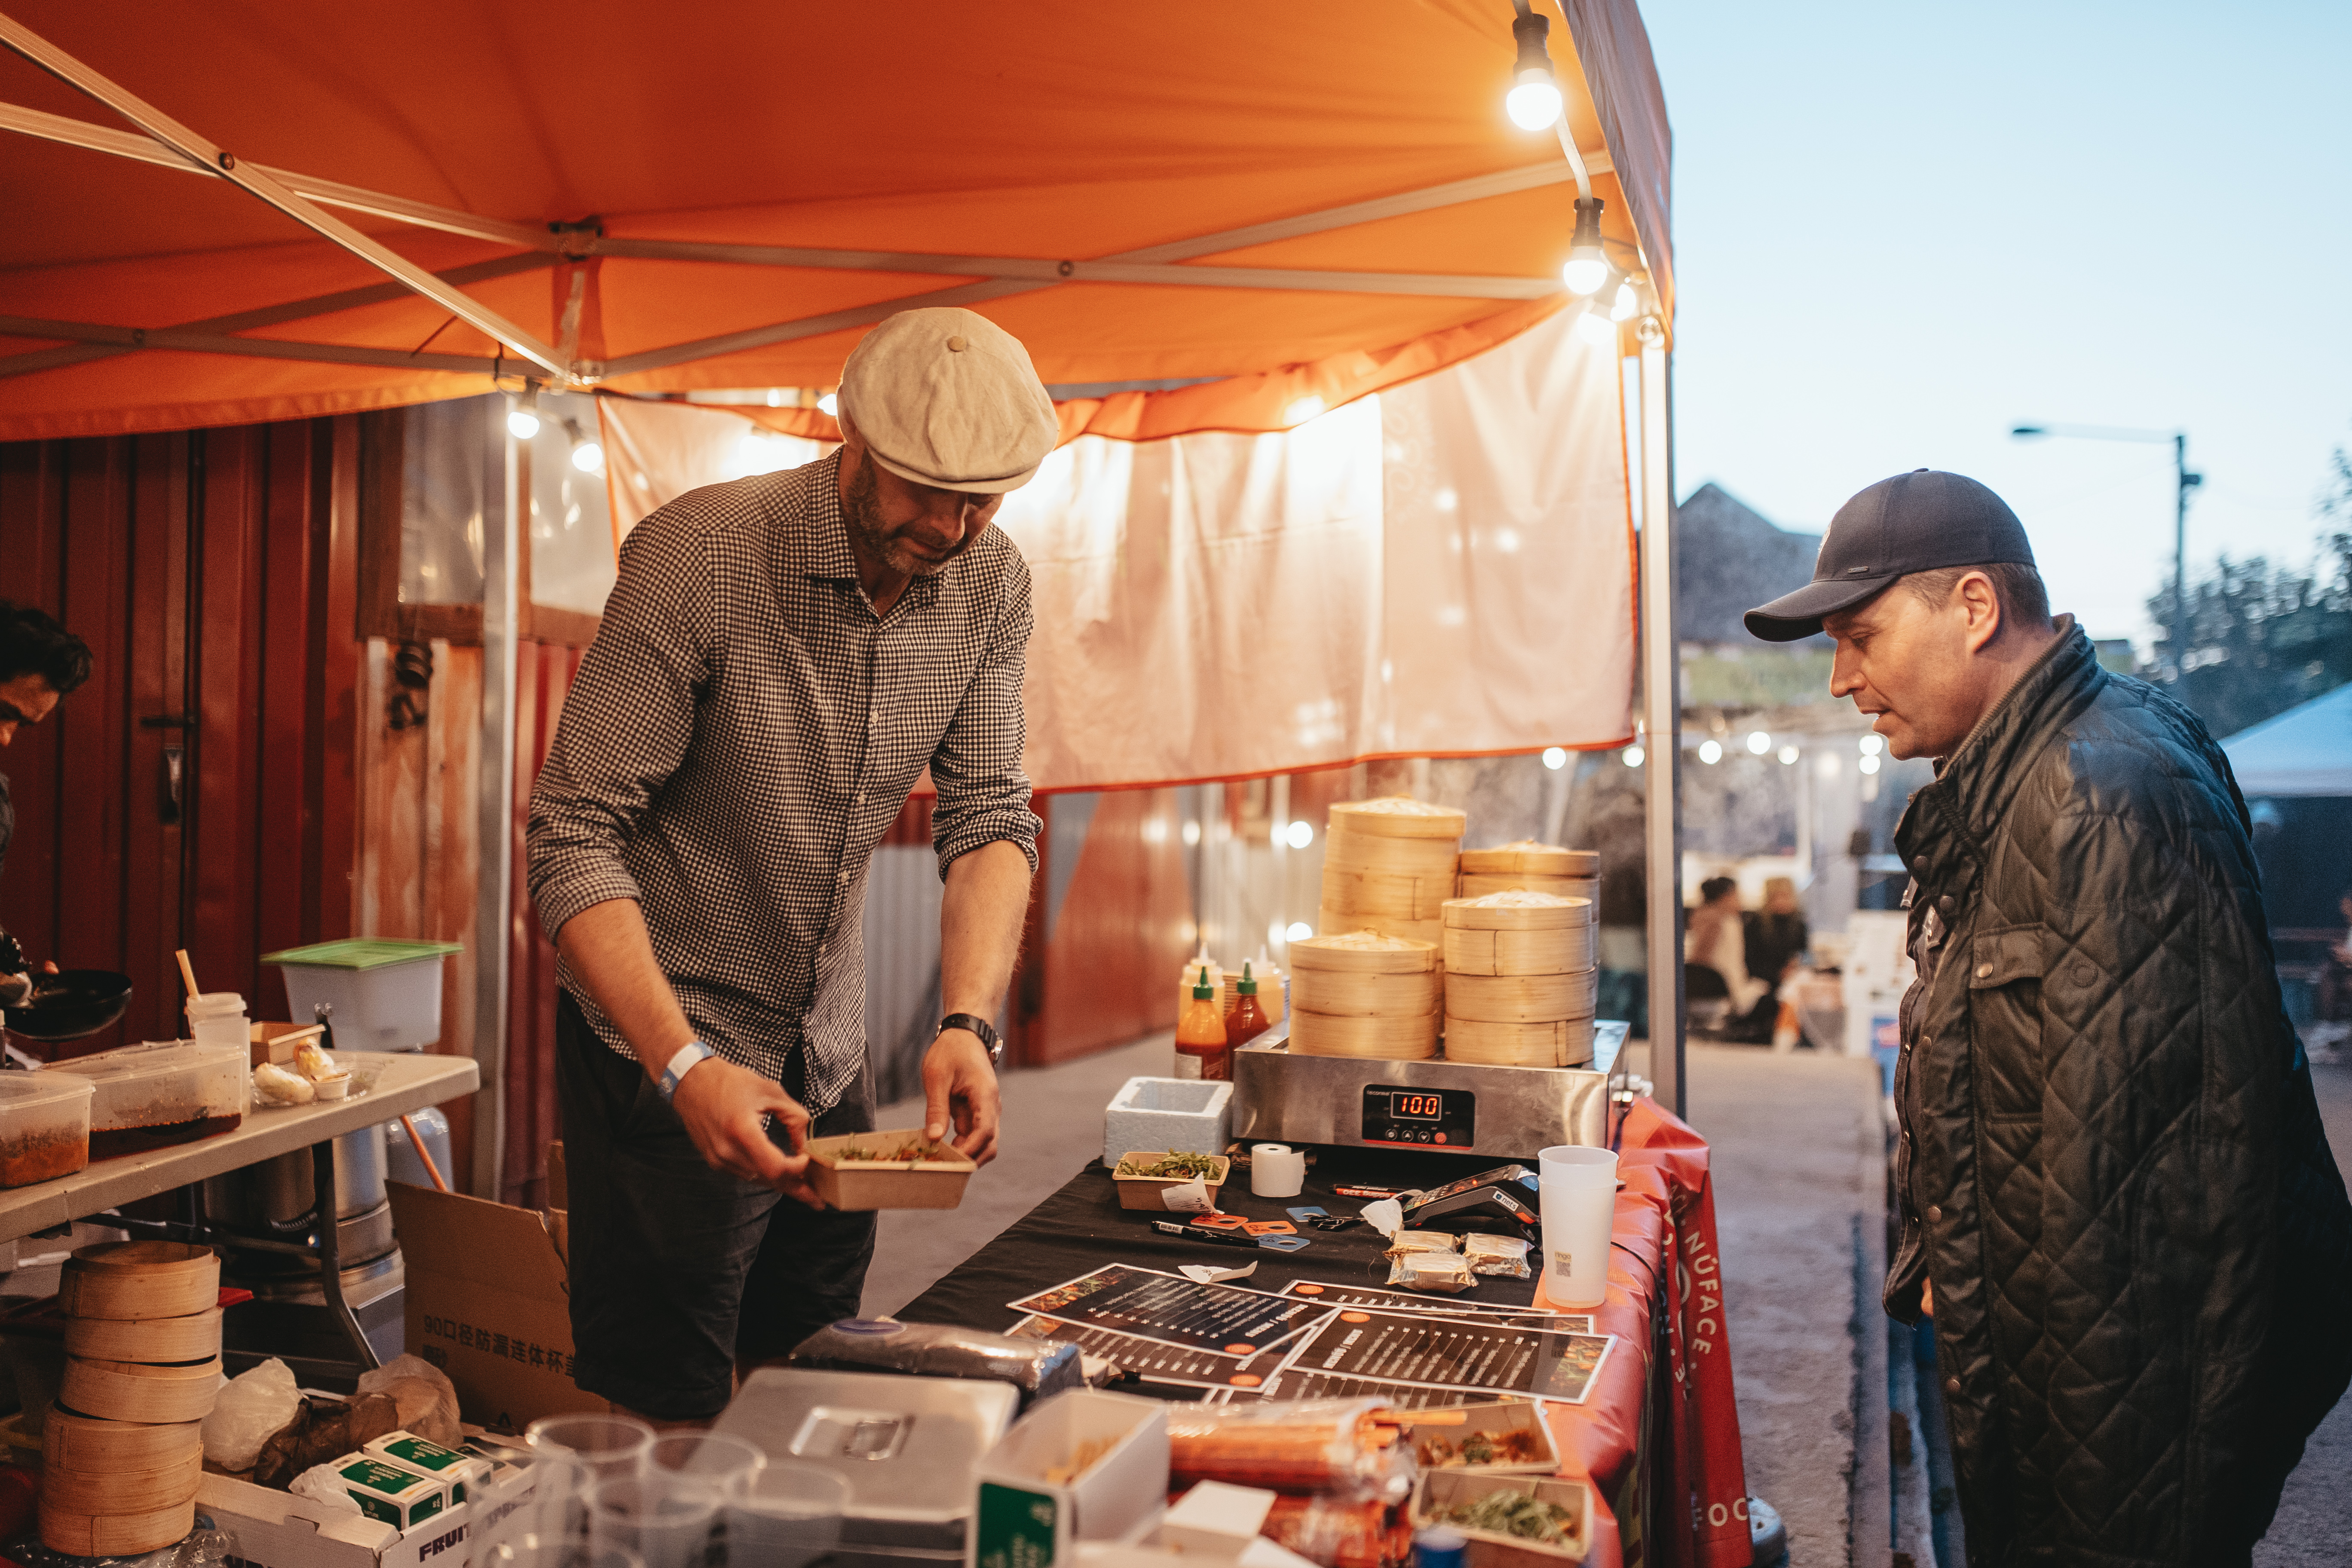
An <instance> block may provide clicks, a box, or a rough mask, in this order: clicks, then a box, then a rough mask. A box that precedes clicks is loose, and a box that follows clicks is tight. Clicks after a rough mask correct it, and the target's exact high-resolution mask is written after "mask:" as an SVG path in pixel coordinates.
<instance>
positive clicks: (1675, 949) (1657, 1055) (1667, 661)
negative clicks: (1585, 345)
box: [1640, 316, 1685, 1116]
mask: <svg viewBox="0 0 2352 1568" xmlns="http://www.w3.org/2000/svg"><path fill="white" fill-rule="evenodd" d="M1640 337H1641V341H1642V712H1643V720H1642V723H1643V751H1644V752H1646V753H1647V754H1646V755H1645V756H1644V757H1643V764H1644V765H1643V770H1642V801H1643V865H1644V867H1645V868H1646V869H1647V873H1648V874H1647V877H1646V879H1645V883H1644V886H1645V889H1646V891H1647V893H1648V901H1647V909H1646V910H1645V921H1646V926H1647V930H1648V935H1649V943H1648V947H1649V971H1650V976H1649V978H1650V987H1649V989H1650V1081H1651V1083H1652V1084H1653V1085H1654V1094H1655V1095H1656V1097H1657V1100H1658V1102H1659V1103H1660V1104H1661V1105H1664V1107H1665V1108H1666V1109H1667V1110H1671V1111H1673V1112H1674V1113H1675V1115H1676V1116H1680V1115H1682V1114H1683V1113H1684V1112H1683V1106H1684V1092H1683V1067H1684V1050H1683V1041H1684V1018H1685V1014H1684V1006H1683V896H1682V880H1683V875H1682V867H1683V796H1682V759H1683V745H1682V659H1681V645H1680V643H1679V642H1678V641H1677V640H1676V638H1675V539H1674V535H1675V525H1674V516H1675V433H1674V417H1675V403H1674V355H1673V353H1672V352H1671V351H1670V350H1668V348H1667V347H1666V334H1665V327H1664V323H1663V322H1661V321H1659V320H1658V319H1657V318H1656V317H1654V316H1651V317H1646V318H1644V319H1643V321H1642V323H1641V330H1640Z"/></svg>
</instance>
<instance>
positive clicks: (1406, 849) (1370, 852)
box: [1323, 826, 1461, 880]
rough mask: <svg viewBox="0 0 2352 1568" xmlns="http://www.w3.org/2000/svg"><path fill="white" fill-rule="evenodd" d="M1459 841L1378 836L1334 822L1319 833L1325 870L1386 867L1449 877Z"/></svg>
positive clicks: (1456, 868) (1404, 872)
mask: <svg viewBox="0 0 2352 1568" xmlns="http://www.w3.org/2000/svg"><path fill="white" fill-rule="evenodd" d="M1460 847H1461V846H1460V842H1459V841H1458V840H1456V839H1452V838H1382V837H1380V836H1379V835H1377V834H1371V833H1350V832H1349V831H1348V830H1347V829H1346V828H1344V827H1338V826H1334V827H1332V828H1331V829H1329V830H1328V832H1327V833H1326V834H1325V835H1324V837H1323V866H1324V868H1325V869H1326V870H1341V871H1387V872H1391V873H1394V874H1396V875H1398V876H1410V877H1443V878H1445V879H1449V880H1450V879H1452V878H1453V877H1454V874H1455V873H1456V872H1457V871H1459V870H1460V869H1461V868H1460V866H1459V865H1457V864H1456V862H1457V861H1459V860H1460V859H1461V856H1460V854H1459V849H1460Z"/></svg>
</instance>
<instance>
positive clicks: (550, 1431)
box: [522, 1415, 654, 1484]
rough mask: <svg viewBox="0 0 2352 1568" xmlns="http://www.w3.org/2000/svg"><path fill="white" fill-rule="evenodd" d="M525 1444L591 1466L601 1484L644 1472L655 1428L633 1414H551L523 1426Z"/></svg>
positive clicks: (652, 1443)
mask: <svg viewBox="0 0 2352 1568" xmlns="http://www.w3.org/2000/svg"><path fill="white" fill-rule="evenodd" d="M522 1440H523V1446H524V1447H527V1448H530V1449H533V1450H535V1451H536V1452H539V1453H541V1454H561V1455H562V1456H563V1457H565V1458H572V1459H577V1460H579V1461H580V1462H581V1463H582V1464H583V1465H585V1466H587V1467H588V1473H589V1474H590V1475H591V1476H592V1477H593V1478H594V1479H595V1480H596V1481H598V1482H599V1483H600V1484H601V1483H603V1482H604V1481H609V1480H616V1479H622V1478H634V1477H636V1476H640V1475H643V1474H644V1473H645V1468H646V1456H647V1455H649V1454H651V1453H652V1452H653V1447H654V1429H653V1428H652V1427H651V1426H646V1424H645V1423H644V1422H642V1421H640V1420H638V1419H637V1418H636V1417H635V1416H633V1415H550V1416H547V1417H545V1418H543V1419H541V1420H538V1421H534V1422H532V1423H531V1424H530V1426H526V1427H524V1428H523V1435H522Z"/></svg>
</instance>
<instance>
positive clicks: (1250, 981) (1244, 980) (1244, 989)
mask: <svg viewBox="0 0 2352 1568" xmlns="http://www.w3.org/2000/svg"><path fill="white" fill-rule="evenodd" d="M1256 994H1257V981H1256V980H1255V978H1253V977H1252V975H1251V974H1250V966H1249V965H1248V964H1246V963H1244V964H1243V965H1242V977H1241V979H1240V980H1239V981H1237V982H1236V983H1235V984H1234V995H1236V996H1255V995H1256Z"/></svg>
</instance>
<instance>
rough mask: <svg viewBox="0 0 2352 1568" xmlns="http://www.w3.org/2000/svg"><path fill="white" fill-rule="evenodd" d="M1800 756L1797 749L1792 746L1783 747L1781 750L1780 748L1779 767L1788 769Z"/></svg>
mask: <svg viewBox="0 0 2352 1568" xmlns="http://www.w3.org/2000/svg"><path fill="white" fill-rule="evenodd" d="M1800 755H1801V753H1800V752H1798V750H1797V748H1796V747H1794V746H1783V747H1781V748H1780V765H1781V766H1782V767H1784V768H1785V767H1788V766H1790V765H1791V764H1792V763H1795V762H1796V760H1797V758H1798V757H1799V756H1800Z"/></svg>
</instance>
